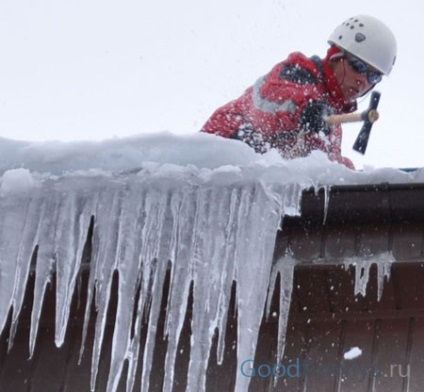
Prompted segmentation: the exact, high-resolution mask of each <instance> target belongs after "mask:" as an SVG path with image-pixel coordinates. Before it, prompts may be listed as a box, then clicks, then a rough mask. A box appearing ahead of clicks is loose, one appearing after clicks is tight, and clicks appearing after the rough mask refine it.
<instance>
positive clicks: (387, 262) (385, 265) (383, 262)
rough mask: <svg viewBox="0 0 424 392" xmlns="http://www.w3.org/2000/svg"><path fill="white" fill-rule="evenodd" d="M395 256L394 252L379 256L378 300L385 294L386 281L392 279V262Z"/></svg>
mask: <svg viewBox="0 0 424 392" xmlns="http://www.w3.org/2000/svg"><path fill="white" fill-rule="evenodd" d="M394 261H395V258H394V256H393V254H392V253H383V254H381V255H380V256H379V257H378V260H377V261H376V263H377V287H378V291H377V300H378V301H380V299H381V297H382V295H383V289H384V281H385V279H387V280H389V279H390V273H391V270H392V263H393V262H394Z"/></svg>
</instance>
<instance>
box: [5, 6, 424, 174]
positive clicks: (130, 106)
mask: <svg viewBox="0 0 424 392" xmlns="http://www.w3.org/2000/svg"><path fill="white" fill-rule="evenodd" d="M422 4H423V3H422V1H419V0H405V1H403V2H399V1H398V0H397V1H390V0H384V1H383V0H373V1H370V0H356V1H349V2H342V3H341V2H339V1H329V0H321V1H316V0H303V1H299V0H269V1H267V2H266V1H263V0H214V1H210V0H209V1H199V0H198V1H194V0H179V1H173V0H155V1H152V2H147V1H145V0H138V1H136V0H102V1H100V0H73V1H72V2H70V1H65V0H1V2H0V48H1V53H2V56H1V61H0V136H2V137H7V138H13V139H20V140H52V139H56V140H64V141H67V140H91V139H95V140H100V139H105V138H110V137H113V136H119V137H122V136H128V135H134V134H140V133H153V132H158V131H162V130H168V131H171V132H173V133H178V134H191V133H195V132H197V131H198V130H199V129H200V128H201V126H202V125H203V123H204V122H205V121H206V120H207V118H208V117H209V115H210V114H211V113H212V112H213V111H214V110H215V109H216V108H217V107H219V106H221V105H222V104H224V103H226V102H227V101H229V100H231V99H233V98H236V97H238V96H239V95H240V94H241V93H242V92H243V91H244V90H245V88H247V87H248V86H249V85H251V84H252V83H253V82H254V81H255V80H256V79H257V78H258V77H259V76H261V75H263V74H265V73H266V72H268V71H269V70H270V69H271V67H272V66H273V65H274V64H276V63H277V62H279V61H280V60H282V59H284V58H286V57H287V55H288V54H289V53H290V52H292V51H296V50H299V51H302V52H303V53H305V54H306V55H313V54H318V55H320V56H323V55H324V54H325V51H326V49H327V43H326V41H327V38H328V36H329V35H330V33H331V32H332V30H333V29H334V28H335V27H336V26H337V25H338V24H339V23H341V22H342V21H344V20H345V19H346V18H348V17H350V16H354V15H356V14H361V13H366V14H370V15H373V16H376V17H378V18H380V19H381V20H382V21H384V22H385V23H386V24H388V25H389V26H390V27H391V28H392V30H393V32H394V33H395V35H396V37H397V40H398V59H397V63H396V64H395V67H394V70H393V72H392V74H391V75H390V77H389V78H386V79H385V80H384V81H383V82H382V83H381V84H380V85H379V86H378V90H379V91H381V93H382V96H381V101H380V106H379V111H380V120H379V121H378V122H377V123H376V124H375V125H374V127H373V132H372V135H371V141H370V144H369V146H368V150H367V154H366V155H365V156H364V157H362V156H360V155H359V154H357V153H355V152H353V151H352V150H351V145H352V143H353V141H354V139H355V137H356V134H357V133H358V131H359V129H360V126H361V125H360V124H355V125H353V126H352V125H350V126H348V127H345V142H344V153H345V155H347V156H349V157H351V158H353V160H354V161H355V163H356V164H357V165H358V166H362V165H371V166H376V167H381V166H394V167H420V166H424V154H422V153H421V150H422V146H423V145H424V133H423V132H422V131H421V128H422V125H421V124H420V122H421V115H420V114H421V112H422V107H423V99H422V92H423V91H424V78H423V77H422V64H423V58H424V54H423V49H422V37H423V36H424V25H423V23H422V22H423V17H424V6H423V5H422ZM368 99H369V98H366V99H365V100H364V101H363V102H362V104H361V106H360V108H361V109H365V108H366V107H367V105H368Z"/></svg>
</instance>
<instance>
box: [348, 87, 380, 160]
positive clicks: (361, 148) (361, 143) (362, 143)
mask: <svg viewBox="0 0 424 392" xmlns="http://www.w3.org/2000/svg"><path fill="white" fill-rule="evenodd" d="M380 95H381V94H380V93H379V92H378V91H373V93H372V94H371V101H370V105H369V107H368V110H367V111H366V112H365V113H366V115H365V116H364V117H365V118H364V125H363V126H362V128H361V130H360V132H359V135H358V137H357V138H356V140H355V143H354V144H353V149H354V150H355V151H358V152H359V153H361V154H365V151H366V149H367V146H368V140H369V138H370V133H371V128H372V125H373V123H374V122H373V121H371V119H370V118H369V117H370V116H369V112H370V111H371V110H376V109H377V106H378V103H379V101H380Z"/></svg>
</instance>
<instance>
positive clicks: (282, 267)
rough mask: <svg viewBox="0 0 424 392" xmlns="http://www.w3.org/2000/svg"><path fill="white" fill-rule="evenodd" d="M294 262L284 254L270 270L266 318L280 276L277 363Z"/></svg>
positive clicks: (281, 343)
mask: <svg viewBox="0 0 424 392" xmlns="http://www.w3.org/2000/svg"><path fill="white" fill-rule="evenodd" d="M295 265H296V260H295V259H293V257H292V256H291V255H290V254H285V255H284V256H282V257H281V258H280V259H278V260H277V261H276V263H275V264H274V266H273V268H272V275H271V284H270V288H269V291H268V299H267V316H268V317H269V313H270V309H271V300H272V295H273V293H274V290H275V282H276V280H277V276H278V275H279V276H280V301H279V302H280V304H279V307H280V309H279V317H278V345H277V361H281V360H282V358H283V354H284V346H285V340H286V339H285V338H286V329H287V321H288V318H289V311H290V303H291V296H292V291H293V275H294V267H295Z"/></svg>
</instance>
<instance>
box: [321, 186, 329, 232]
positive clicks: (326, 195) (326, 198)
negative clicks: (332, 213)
mask: <svg viewBox="0 0 424 392" xmlns="http://www.w3.org/2000/svg"><path fill="white" fill-rule="evenodd" d="M323 189H324V219H323V222H322V224H323V225H325V223H326V222H327V215H328V206H329V204H330V192H331V186H330V185H325V186H323Z"/></svg>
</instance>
